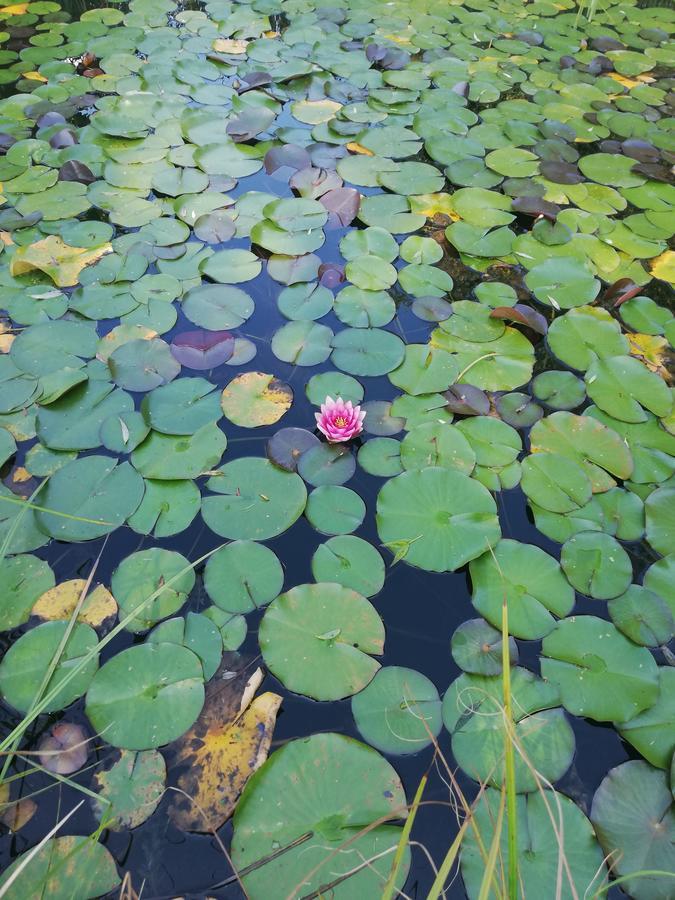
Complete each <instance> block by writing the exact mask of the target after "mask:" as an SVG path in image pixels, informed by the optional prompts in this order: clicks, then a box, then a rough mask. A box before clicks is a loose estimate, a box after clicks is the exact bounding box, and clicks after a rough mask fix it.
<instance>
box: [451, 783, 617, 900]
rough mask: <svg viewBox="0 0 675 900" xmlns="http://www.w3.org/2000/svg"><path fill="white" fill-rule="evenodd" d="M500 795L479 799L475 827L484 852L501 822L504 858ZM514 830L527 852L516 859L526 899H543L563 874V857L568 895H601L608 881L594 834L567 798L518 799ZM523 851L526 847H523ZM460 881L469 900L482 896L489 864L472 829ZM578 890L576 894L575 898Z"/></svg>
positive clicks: (546, 793)
mask: <svg viewBox="0 0 675 900" xmlns="http://www.w3.org/2000/svg"><path fill="white" fill-rule="evenodd" d="M499 804H500V792H499V791H496V790H494V789H488V790H487V791H486V792H485V793H484V795H483V796H482V797H481V799H480V801H479V803H478V805H477V808H476V811H475V816H476V827H477V830H478V831H479V833H480V835H481V839H482V840H483V841H484V845H483V846H484V847H490V846H491V845H492V841H493V839H494V838H493V836H494V832H495V823H496V822H498V821H501V823H502V825H501V831H500V842H499V847H500V849H499V850H498V853H499V854H500V857H501V858H502V859H506V857H507V854H508V832H507V827H506V816H504V817H503V818H502V819H499ZM515 827H516V829H517V831H518V835H519V839H520V840H522V841H523V842H527V843H526V845H525V846H526V847H527V850H524V851H522V852H520V853H519V855H518V881H519V884H520V885H521V887H520V890H522V891H523V894H524V896H527V897H545V896H546V893H547V891H549V890H550V887H551V885H552V884H555V883H556V882H557V880H558V878H559V873H560V856H561V854H562V853H564V858H565V860H566V865H565V872H564V874H563V875H562V882H561V891H562V894H563V896H564V894H565V892H566V891H569V892H570V896H574V894H576V896H578V897H583V895H584V894H585V893H588V892H589V891H591V890H598V889H600V888H601V887H602V885H603V882H604V880H605V879H606V870H605V866H604V862H603V854H602V851H601V849H600V847H599V846H598V842H597V840H596V838H595V833H594V831H593V828H592V826H591V823H590V822H589V821H588V819H587V818H586V816H585V815H584V814H583V812H582V811H581V810H580V809H579V807H578V806H577V805H576V804H575V803H574V801H572V800H570V798H569V797H566V796H565V795H564V794H560V793H557V792H555V791H551V790H548V789H544V790H541V792H535V793H533V794H528V795H526V796H523V795H520V796H518V797H517V798H516V826H515ZM521 846H523V845H521ZM461 871H462V879H463V880H464V884H465V886H466V891H467V894H468V896H469V898H470V900H476V898H477V897H479V896H480V891H481V885H482V884H483V880H484V872H485V863H484V861H483V858H482V856H481V853H480V850H479V846H478V843H477V841H476V837H475V832H474V831H473V829H469V830H468V831H467V834H466V840H465V841H463V842H462V850H461ZM570 882H571V884H573V885H574V888H573V890H574V894H572V893H571V891H572V888H571V887H570Z"/></svg>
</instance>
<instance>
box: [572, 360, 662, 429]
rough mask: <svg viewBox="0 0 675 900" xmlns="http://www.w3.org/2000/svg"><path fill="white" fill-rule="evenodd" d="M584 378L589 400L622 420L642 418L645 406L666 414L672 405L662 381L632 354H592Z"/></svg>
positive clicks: (634, 420)
mask: <svg viewBox="0 0 675 900" xmlns="http://www.w3.org/2000/svg"><path fill="white" fill-rule="evenodd" d="M585 381H586V393H587V394H588V396H589V397H590V398H591V400H593V402H594V403H595V404H596V405H597V406H598V407H599V408H600V409H601V410H602V411H603V412H606V413H607V414H608V415H610V416H613V417H614V418H615V419H620V420H621V421H624V422H630V423H639V422H646V421H647V413H646V412H645V410H649V411H650V412H652V413H653V414H654V415H656V416H658V417H659V418H660V417H663V416H667V415H668V413H669V412H670V410H671V408H672V405H673V398H672V395H671V393H670V390H669V388H668V385H667V384H666V383H665V381H663V379H662V378H660V377H659V376H658V375H657V374H656V373H655V372H651V371H650V370H649V369H648V368H647V366H645V365H643V364H642V363H641V362H640V361H639V360H637V359H635V358H634V357H633V356H611V357H605V358H600V357H597V356H596V357H595V358H594V359H593V360H592V362H591V364H590V365H589V367H588V370H587V372H586V376H585Z"/></svg>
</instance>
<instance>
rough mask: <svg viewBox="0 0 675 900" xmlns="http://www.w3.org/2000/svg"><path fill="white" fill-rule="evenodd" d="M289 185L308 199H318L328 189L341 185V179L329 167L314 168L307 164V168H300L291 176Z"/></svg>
mask: <svg viewBox="0 0 675 900" xmlns="http://www.w3.org/2000/svg"><path fill="white" fill-rule="evenodd" d="M289 184H290V186H291V187H292V188H293V190H294V191H296V192H297V193H298V194H300V196H301V197H306V198H307V199H309V200H318V199H319V197H322V196H323V195H324V194H326V193H328V192H329V191H334V190H336V189H337V188H341V187H342V184H343V182H342V179H341V178H340V176H339V175H338V174H337V172H333V171H332V170H330V169H315V168H314V166H309V167H308V168H307V169H300V170H299V171H298V172H296V173H295V174H294V175H292V176H291V180H290V181H289Z"/></svg>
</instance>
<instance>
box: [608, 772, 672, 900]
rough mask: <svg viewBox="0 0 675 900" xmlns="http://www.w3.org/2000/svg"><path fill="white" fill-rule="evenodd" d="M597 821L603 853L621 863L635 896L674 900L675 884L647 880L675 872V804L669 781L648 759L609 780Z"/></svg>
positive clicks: (619, 869) (666, 880)
mask: <svg viewBox="0 0 675 900" xmlns="http://www.w3.org/2000/svg"><path fill="white" fill-rule="evenodd" d="M591 821H592V822H593V826H594V828H595V831H596V834H597V836H598V840H599V841H600V844H601V845H602V849H603V851H604V852H605V853H606V854H607V855H608V856H611V858H612V859H613V860H615V862H614V865H613V870H614V872H615V873H616V875H617V876H618V877H623V876H629V875H633V876H634V877H632V878H628V879H627V880H626V881H624V882H623V887H624V888H625V890H626V891H627V892H628V893H630V896H632V897H636V898H640V900H668V898H669V897H672V895H673V885H674V884H675V879H673V878H672V877H670V875H667V876H663V875H661V876H659V875H643V874H642V872H644V871H650V872H653V871H656V872H667V873H672V872H675V804H674V803H673V795H672V793H671V791H670V788H669V785H668V776H667V774H666V773H665V772H662V771H660V770H659V769H654V768H652V766H650V765H649V763H646V762H644V761H643V760H641V759H640V760H637V759H634V760H630V761H629V762H626V763H623V764H622V765H620V766H617V767H616V768H614V769H610V771H609V774H608V775H607V776H606V777H605V778H604V780H603V781H602V783H601V784H600V787H599V788H598V789H597V791H596V792H595V796H594V797H593V806H592V807H591Z"/></svg>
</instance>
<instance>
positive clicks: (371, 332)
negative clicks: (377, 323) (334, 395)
mask: <svg viewBox="0 0 675 900" xmlns="http://www.w3.org/2000/svg"><path fill="white" fill-rule="evenodd" d="M404 352H405V346H404V344H403V341H402V340H401V339H400V338H399V337H397V336H396V335H395V334H391V332H389V331H383V330H382V329H381V328H345V329H344V330H343V331H340V332H338V333H337V334H336V335H335V337H334V338H333V353H332V356H331V361H332V362H333V363H334V364H335V365H336V366H337V367H338V369H342V370H343V371H344V372H348V373H349V374H350V375H368V376H376V375H386V374H387V373H388V372H391V371H392V370H393V369H395V368H397V367H398V366H399V365H400V364H401V362H402V360H403V356H404Z"/></svg>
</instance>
